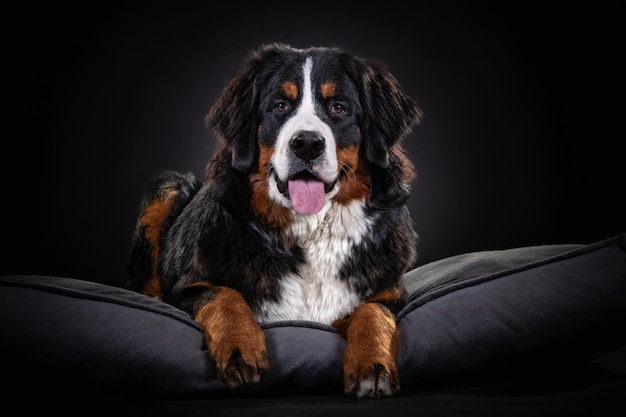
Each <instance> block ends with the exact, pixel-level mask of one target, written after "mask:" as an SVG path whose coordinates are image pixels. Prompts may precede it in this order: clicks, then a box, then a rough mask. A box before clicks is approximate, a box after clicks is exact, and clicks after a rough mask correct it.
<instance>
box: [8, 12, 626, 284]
mask: <svg viewBox="0 0 626 417" xmlns="http://www.w3.org/2000/svg"><path fill="white" fill-rule="evenodd" d="M129 3H130V2H129ZM183 3H186V5H183ZM210 3H211V2H202V3H196V4H197V5H196V6H194V7H192V6H189V5H190V4H194V3H188V2H178V3H174V2H171V3H170V4H167V5H166V4H164V3H158V4H152V3H151V2H146V3H145V4H141V3H134V4H131V5H121V4H120V5H116V4H114V3H97V2H96V3H86V4H85V6H84V8H82V7H80V6H78V7H77V6H72V7H69V6H59V5H55V6H45V7H44V8H41V7H42V6H35V5H32V6H26V7H24V6H23V7H21V8H20V9H16V8H12V9H10V8H8V9H6V11H5V13H4V14H5V19H6V20H7V22H10V23H12V25H6V26H5V28H4V29H3V41H2V43H3V52H2V54H3V69H4V71H3V72H4V74H5V75H4V87H5V92H4V94H3V96H4V108H5V110H4V111H3V115H4V119H5V123H4V133H3V137H4V139H3V143H4V145H3V151H2V154H3V158H2V161H3V163H2V167H3V168H2V170H3V173H2V175H3V178H4V187H3V193H2V195H3V197H2V200H3V203H2V207H3V216H2V218H3V223H4V226H3V228H2V230H3V232H2V241H3V242H4V244H3V249H1V250H2V253H3V255H2V262H1V269H0V274H3V275H4V274H44V275H57V276H66V277H73V278H79V279H86V280H90V281H99V282H104V283H109V284H114V285H121V283H122V281H123V280H124V278H125V275H126V260H127V256H128V253H129V249H130V238H131V234H132V231H133V227H134V222H135V219H136V216H137V209H138V203H139V199H140V197H141V194H142V193H143V192H144V190H145V189H146V188H147V186H148V184H149V182H150V181H151V179H152V178H153V177H154V176H155V175H156V174H157V173H158V172H159V171H162V170H165V169H176V170H180V171H191V172H194V173H195V174H196V175H198V176H202V175H203V171H204V166H205V164H206V162H207V160H208V159H209V157H210V154H211V152H212V150H213V148H214V139H213V136H212V133H211V132H210V131H208V130H207V129H206V128H205V126H204V116H205V115H206V113H207V112H208V110H209V108H210V106H211V105H212V104H213V102H214V101H215V99H216V98H217V96H218V94H219V93H220V91H221V89H222V88H223V86H224V85H225V84H226V82H227V81H228V80H229V79H230V78H231V77H232V76H234V75H235V73H236V71H237V69H238V66H239V64H240V62H241V60H242V59H243V57H244V56H245V55H246V54H247V53H248V52H249V51H250V50H251V49H253V48H255V47H257V46H258V45H260V44H261V43H265V42H273V41H282V42H287V43H291V44H292V45H293V46H296V47H308V46H320V45H326V46H340V47H342V48H344V49H347V50H349V51H351V52H354V53H355V54H357V55H360V56H363V57H369V58H376V59H379V60H382V61H383V62H385V63H386V64H387V66H388V67H389V69H390V70H391V71H392V72H393V73H394V74H395V75H396V77H397V78H398V80H399V81H400V84H401V85H402V86H403V89H404V90H405V91H406V92H407V93H408V94H409V95H410V96H411V97H413V98H414V99H415V100H416V101H417V102H418V103H419V104H420V106H421V108H422V110H423V111H424V114H425V115H424V118H423V120H422V122H421V124H420V125H418V126H417V127H416V128H415V129H414V131H413V133H412V134H411V135H410V137H408V138H407V140H406V142H405V144H406V147H407V148H408V150H409V153H410V157H411V158H412V160H413V161H414V163H415V165H416V167H417V170H418V172H419V177H418V179H417V180H416V181H415V183H414V188H413V197H412V199H411V202H410V205H411V211H412V214H413V218H414V221H415V225H416V229H417V231H418V233H419V234H420V236H421V242H420V248H419V251H420V261H419V262H420V264H423V263H427V262H430V261H433V260H437V259H441V258H443V257H447V256H451V255H455V254H460V253H465V252H472V251H480V250H491V249H504V248H511V247H518V246H527V245H540V244H552V243H592V242H595V241H597V240H601V239H604V238H608V237H611V236H613V235H615V234H618V233H621V232H624V231H626V227H625V226H626V222H625V221H624V216H623V212H624V205H623V203H622V202H621V201H622V200H623V194H624V179H625V175H624V167H623V166H624V157H623V156H622V155H623V151H621V148H622V146H621V144H620V142H623V130H622V129H623V127H622V124H621V123H620V124H619V125H618V121H620V120H623V99H622V97H621V96H620V95H619V94H618V76H619V82H620V84H619V85H621V83H622V81H621V78H622V77H623V72H621V71H622V68H621V65H622V64H621V63H620V62H621V58H622V56H623V42H621V41H618V39H619V36H618V28H619V26H618V24H619V25H622V22H619V23H618V20H617V19H618V17H619V16H620V15H621V12H620V13H618V10H617V7H616V4H617V2H607V3H606V4H602V3H600V2H594V3H593V4H592V5H591V6H589V5H588V4H586V5H585V4H580V5H574V3H564V4H568V5H567V7H564V6H562V7H557V5H556V3H555V5H551V4H550V2H541V3H539V2H537V3H536V4H533V3H532V2H523V3H507V2H504V3H503V4H502V5H501V6H493V5H491V6H485V5H480V4H478V3H476V2H446V1H443V2H432V3H433V4H436V5H437V7H434V6H431V5H428V6H427V5H425V3H422V2H416V3H411V4H406V5H403V6H401V5H399V4H394V2H390V1H385V2H380V3H378V4H370V5H367V2H354V3H350V2H316V3H310V4H315V5H310V6H295V5H292V6H289V5H288V4H287V3H284V2H258V5H253V4H255V3H250V4H246V3H243V4H242V3H237V2H234V1H233V2H228V4H227V5H218V6H211V4H210ZM409 3H410V2H409ZM202 4H205V5H202ZM303 4H304V3H303ZM307 4H309V3H307ZM618 66H620V67H619V68H618ZM620 90H621V89H620Z"/></svg>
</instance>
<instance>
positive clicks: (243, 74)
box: [205, 51, 263, 172]
mask: <svg viewBox="0 0 626 417" xmlns="http://www.w3.org/2000/svg"><path fill="white" fill-rule="evenodd" d="M262 60H263V57H262V56H261V55H260V53H258V52H256V51H253V52H252V53H251V54H250V55H249V56H248V57H246V59H244V61H243V62H242V64H241V67H240V69H239V72H238V73H237V75H236V76H235V77H234V78H233V79H231V80H230V82H229V83H228V84H227V85H226V87H225V88H224V90H223V91H222V94H221V95H220V96H219V98H218V99H217V101H216V102H215V104H214V105H213V106H212V107H211V110H210V111H209V114H208V115H207V117H206V119H205V121H206V124H207V126H208V127H210V128H212V129H213V130H214V132H215V134H216V135H217V136H218V137H219V139H220V140H223V141H225V142H226V144H228V147H229V148H230V151H231V155H232V160H231V165H232V167H233V168H235V169H237V170H239V171H241V172H247V171H249V170H250V168H251V167H252V164H253V163H254V161H255V158H256V153H257V146H256V132H257V123H256V120H257V113H256V109H257V101H258V97H257V92H256V88H255V84H256V78H257V76H258V74H259V71H260V70H261V68H262Z"/></svg>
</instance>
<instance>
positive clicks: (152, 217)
mask: <svg viewBox="0 0 626 417" xmlns="http://www.w3.org/2000/svg"><path fill="white" fill-rule="evenodd" d="M165 192H167V196H166V197H165V198H164V199H159V200H155V201H153V202H152V203H151V204H150V205H149V206H147V207H146V208H145V209H144V211H143V213H142V214H141V217H140V218H139V226H140V227H141V228H143V230H144V232H143V234H144V236H145V238H146V239H147V240H148V242H150V247H151V248H152V253H151V255H152V276H151V277H150V279H149V280H148V281H147V282H146V285H145V286H144V288H143V289H142V291H141V292H142V293H144V294H146V295H150V296H152V297H161V295H162V294H161V285H160V284H159V249H160V248H159V241H160V239H161V228H162V226H163V222H164V221H165V219H166V218H167V216H168V215H169V213H170V211H171V209H172V204H174V200H175V197H176V195H177V194H178V191H176V190H173V189H172V190H165Z"/></svg>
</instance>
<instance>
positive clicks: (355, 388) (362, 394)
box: [344, 363, 400, 398]
mask: <svg viewBox="0 0 626 417" xmlns="http://www.w3.org/2000/svg"><path fill="white" fill-rule="evenodd" d="M344 392H345V394H346V395H350V396H353V397H354V396H356V397H357V398H383V397H392V396H394V395H396V394H398V393H399V392H400V383H399V379H398V370H397V368H396V366H395V364H388V365H387V366H385V365H383V364H381V363H372V364H367V365H366V364H358V365H356V366H345V367H344Z"/></svg>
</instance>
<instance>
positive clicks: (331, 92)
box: [322, 82, 337, 99]
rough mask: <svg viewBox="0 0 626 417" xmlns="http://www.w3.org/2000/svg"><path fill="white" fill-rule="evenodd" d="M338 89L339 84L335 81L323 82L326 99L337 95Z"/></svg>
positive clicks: (323, 93)
mask: <svg viewBox="0 0 626 417" xmlns="http://www.w3.org/2000/svg"><path fill="white" fill-rule="evenodd" d="M336 91H337V86H336V85H335V83H332V82H326V83H324V84H322V97H323V98H324V99H329V98H331V97H334V96H335V92H336Z"/></svg>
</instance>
